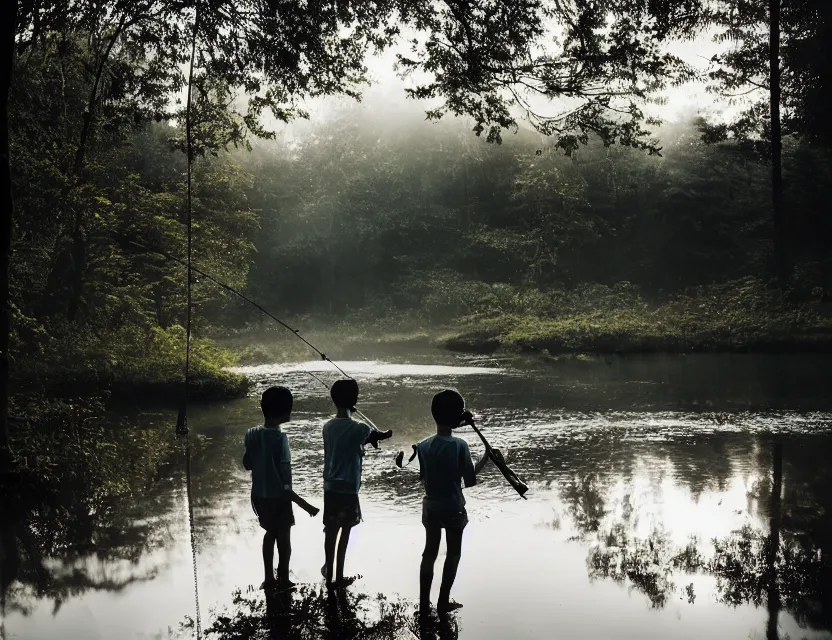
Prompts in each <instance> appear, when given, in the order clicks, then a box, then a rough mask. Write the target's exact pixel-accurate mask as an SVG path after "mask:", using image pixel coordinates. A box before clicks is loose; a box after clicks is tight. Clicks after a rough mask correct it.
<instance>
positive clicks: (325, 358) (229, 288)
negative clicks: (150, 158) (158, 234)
mask: <svg viewBox="0 0 832 640" xmlns="http://www.w3.org/2000/svg"><path fill="white" fill-rule="evenodd" d="M130 243H131V244H133V245H135V246H137V247H140V248H142V249H144V250H145V251H150V252H152V253H157V254H159V255H160V256H164V257H165V258H167V259H168V260H172V261H173V262H176V263H178V264H181V265H183V266H188V267H189V269H190V270H191V271H193V273H196V274H198V275H200V276H202V277H203V278H205V279H207V280H210V281H211V282H213V283H214V284H216V285H218V286H219V287H222V288H223V289H225V290H226V291H228V292H229V293H233V294H234V295H236V296H237V297H239V298H241V299H242V300H245V301H246V302H248V303H249V304H250V305H252V306H253V307H254V308H256V309H257V310H258V311H260V312H262V313H263V314H265V315H266V316H268V317H269V318H271V319H272V320H274V321H275V322H277V323H278V324H279V325H280V326H281V327H283V328H284V329H286V330H287V331H289V332H291V333H292V334H293V335H294V336H295V337H297V338H298V339H299V340H301V341H302V342H303V343H304V344H305V345H306V346H308V347H309V348H310V349H312V350H313V351H314V352H315V353H317V354H318V356H319V357H320V359H321V360H323V361H325V362H328V363H329V364H331V365H332V366H333V367H335V368H336V369H337V370H338V372H339V373H341V375H343V376H344V377H345V378H349V379H351V380H354V379H355V378H353V377H352V376H351V375H350V374H348V373H347V372H346V371H344V370H343V369H342V368H341V367H340V366H338V364H337V363H336V362H333V361H332V360H331V359H330V357H329V356H327V355H326V354H325V353H324V352H323V351H321V350H320V349H318V348H317V347H316V346H315V345H313V344H312V343H311V342H309V340H307V339H306V338H304V337H303V336H302V335H300V329H295V328H294V327H292V326H290V325H289V324H288V323H286V322H284V321H283V320H281V319H280V318H278V317H277V316H275V315H274V314H272V313H271V312H270V311H269V310H268V309H266V308H265V307H263V306H262V305H261V304H259V303H257V302H255V301H254V300H252V299H251V298H249V297H248V296H246V295H245V294H243V293H240V292H239V291H237V290H236V289H235V288H234V287H232V286H231V285H228V284H226V283H225V282H223V281H221V280H218V279H217V278H215V277H214V276H212V275H211V274H210V273H206V272H205V271H203V270H201V269H198V268H197V267H195V266H193V265H192V264H190V265H189V263H188V262H187V261H186V260H182V259H181V258H177V257H176V256H174V255H172V254H170V253H167V252H166V251H161V250H160V249H153V248H151V247H148V246H146V245H143V244H141V243H139V242H136V241H134V240H131V241H130ZM301 371H302V372H303V373H305V374H306V375H308V376H309V377H311V378H313V379H315V380H317V381H318V382H319V383H320V384H321V385H322V386H323V387H324V388H326V389H327V390H329V388H330V385H328V384H327V383H326V381H325V380H323V379H321V378H320V377H319V376H317V375H315V374H314V373H313V372H311V371H309V370H307V369H301ZM353 413H355V414H356V415H357V416H359V417H360V418H362V419H364V420H366V421H367V423H368V424H369V425H370V426H371V427H373V428H374V429H378V427H377V426H376V425H375V423H374V422H373V421H372V420H370V418H369V417H367V415H366V414H365V413H363V412H361V411H359V410H358V409H356V410H355V411H353Z"/></svg>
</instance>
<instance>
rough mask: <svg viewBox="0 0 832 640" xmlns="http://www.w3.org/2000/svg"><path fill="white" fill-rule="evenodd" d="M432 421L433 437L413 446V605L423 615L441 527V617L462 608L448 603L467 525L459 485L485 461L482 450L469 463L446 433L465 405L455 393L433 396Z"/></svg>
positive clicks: (472, 478)
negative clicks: (418, 490)
mask: <svg viewBox="0 0 832 640" xmlns="http://www.w3.org/2000/svg"><path fill="white" fill-rule="evenodd" d="M430 410H431V413H432V414H433V419H434V420H435V421H436V435H434V436H431V437H429V438H427V439H425V440H422V441H421V442H420V443H419V444H417V445H416V446H415V452H414V455H416V456H418V458H419V475H420V477H421V479H422V484H423V485H424V487H425V496H424V498H423V500H422V524H423V525H424V527H425V550H424V552H423V553H422V565H421V568H420V571H419V583H420V584H419V606H420V609H421V611H422V612H423V613H427V612H428V611H429V610H430V588H431V584H432V583H433V565H434V563H435V562H436V557H437V555H438V554H439V543H440V542H441V539H442V529H445V539H446V545H447V556H446V558H445V566H444V568H443V570H442V584H441V586H440V588H439V600H438V601H437V610H438V612H439V613H440V614H441V613H446V612H448V611H452V610H454V609H458V608H460V607H461V606H462V605H461V604H459V603H458V602H455V601H453V600H451V598H450V593H451V587H452V586H453V583H454V579H455V578H456V571H457V567H458V566H459V559H460V557H461V555H462V531H463V529H464V528H465V525H467V524H468V514H467V513H466V511H465V497H464V496H463V495H462V483H463V482H464V483H465V487H466V488H467V487H473V486H474V485H475V484H476V483H477V474H478V473H479V472H480V471H481V470H482V469H483V467H485V465H486V463H487V462H488V455H487V452H486V453H483V455H482V457H481V458H480V460H479V461H478V462H477V464H476V465H474V463H473V461H472V460H471V452H470V450H469V448H468V443H467V442H465V440H463V439H462V438H457V437H454V436H453V435H452V433H451V432H452V430H453V429H455V428H456V427H458V426H460V425H461V424H462V423H463V422H464V421H465V420H466V417H470V414H467V415H466V412H465V401H464V400H463V398H462V396H461V395H459V393H457V392H456V391H452V390H446V391H442V392H440V393H437V394H436V395H435V396H434V397H433V402H432V403H431V407H430Z"/></svg>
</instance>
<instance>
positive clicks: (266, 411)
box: [243, 387, 319, 589]
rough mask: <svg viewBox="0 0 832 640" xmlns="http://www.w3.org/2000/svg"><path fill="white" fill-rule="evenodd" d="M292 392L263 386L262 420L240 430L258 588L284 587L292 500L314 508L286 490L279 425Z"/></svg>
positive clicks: (285, 454)
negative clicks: (256, 526) (258, 547)
mask: <svg viewBox="0 0 832 640" xmlns="http://www.w3.org/2000/svg"><path fill="white" fill-rule="evenodd" d="M292 403H293V398H292V392H291V391H289V390H288V389H286V388H285V387H271V388H269V389H266V391H265V392H264V393H263V396H262V398H261V399H260V408H261V409H262V410H263V417H264V425H263V426H261V427H253V428H251V429H249V430H248V431H246V435H245V440H244V442H245V447H246V452H245V455H244V456H243V466H244V467H245V468H246V469H248V470H250V471H251V506H252V508H253V509H254V513H255V515H257V517H258V519H259V521H260V526H261V527H262V528H263V529H264V530H265V533H264V534H263V569H264V572H265V576H266V578H265V580H264V582H263V588H264V589H271V588H273V587H279V588H283V589H286V588H290V587H293V586H294V583H292V582H291V581H290V580H289V558H290V557H291V555H292V544H291V536H290V533H291V527H292V526H293V525H294V524H295V516H294V513H293V512H292V502H295V503H296V504H298V506H300V507H301V508H303V509H304V510H305V511H307V512H308V513H309V515H310V516H314V515H316V514H317V513H318V511H319V510H318V509H317V508H315V507H313V506H312V505H310V504H309V503H308V502H306V501H305V500H303V499H302V498H300V497H298V495H297V494H295V492H294V491H293V490H292V456H291V452H290V450H289V439H288V438H287V437H286V434H285V433H284V432H283V430H282V429H281V428H280V426H281V425H282V424H284V423H286V422H288V421H289V420H290V419H291V415H292ZM275 544H277V553H278V565H277V580H275V577H274V547H275Z"/></svg>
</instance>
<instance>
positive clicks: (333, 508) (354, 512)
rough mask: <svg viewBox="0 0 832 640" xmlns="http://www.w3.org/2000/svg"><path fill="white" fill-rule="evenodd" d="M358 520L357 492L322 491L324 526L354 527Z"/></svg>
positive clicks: (359, 509) (359, 507) (359, 510)
mask: <svg viewBox="0 0 832 640" xmlns="http://www.w3.org/2000/svg"><path fill="white" fill-rule="evenodd" d="M360 522H361V503H359V502H358V494H357V493H336V492H335V491H324V527H354V526H356V525H357V524H359V523H360Z"/></svg>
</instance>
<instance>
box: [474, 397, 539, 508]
mask: <svg viewBox="0 0 832 640" xmlns="http://www.w3.org/2000/svg"><path fill="white" fill-rule="evenodd" d="M462 424H467V425H469V426H470V427H471V428H472V429H473V430H474V433H476V434H477V435H478V436H479V437H480V440H482V443H483V444H484V445H485V451H486V453H487V454H488V457H489V458H491V462H493V463H494V466H496V467H497V468H498V469H499V470H500V473H502V474H503V477H504V478H505V479H506V480H508V483H509V484H510V485H511V487H512V489H514V490H515V491H516V492H517V493H518V495H519V496H520V497H521V498H523V500H527V499H528V498H526V495H525V494H526V492H527V491H528V490H529V487H528V485H527V484H526V483H525V482H523V481H522V480H521V479H520V476H518V475H517V474H516V473H515V472H514V470H513V469H512V468H511V467H509V466H508V465H507V464H506V461H505V459H504V458H503V454H502V453H500V451H499V449H492V448H491V445H490V444H488V440H486V439H485V436H484V435H482V431H480V430H479V429H477V425H476V424H474V416H472V415H471V412H470V411H466V412H465V413H463V414H462Z"/></svg>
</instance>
